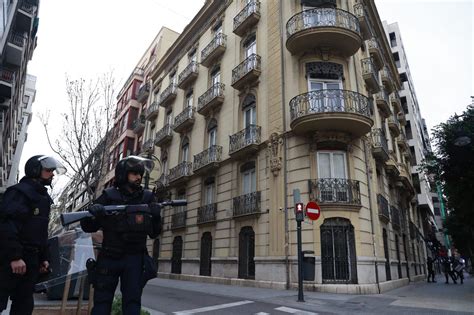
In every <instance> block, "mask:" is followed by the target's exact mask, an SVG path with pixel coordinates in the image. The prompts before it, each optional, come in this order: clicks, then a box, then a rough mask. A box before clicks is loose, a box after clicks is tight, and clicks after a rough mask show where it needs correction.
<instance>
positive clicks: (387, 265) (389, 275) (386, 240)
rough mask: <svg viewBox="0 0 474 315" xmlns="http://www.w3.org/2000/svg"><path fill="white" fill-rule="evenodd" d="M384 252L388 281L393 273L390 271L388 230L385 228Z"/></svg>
mask: <svg viewBox="0 0 474 315" xmlns="http://www.w3.org/2000/svg"><path fill="white" fill-rule="evenodd" d="M382 234H383V252H384V254H385V274H386V277H387V281H390V280H392V274H391V272H390V256H389V253H388V236H387V230H386V229H383V233H382Z"/></svg>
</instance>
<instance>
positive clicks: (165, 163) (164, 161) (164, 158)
mask: <svg viewBox="0 0 474 315" xmlns="http://www.w3.org/2000/svg"><path fill="white" fill-rule="evenodd" d="M161 165H162V167H163V171H162V172H163V174H164V175H166V174H168V152H166V151H163V153H162V154H161Z"/></svg>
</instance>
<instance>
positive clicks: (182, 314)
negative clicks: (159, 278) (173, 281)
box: [173, 301, 254, 315]
mask: <svg viewBox="0 0 474 315" xmlns="http://www.w3.org/2000/svg"><path fill="white" fill-rule="evenodd" d="M249 303H254V302H253V301H240V302H234V303H227V304H220V305H213V306H207V307H201V308H195V309H192V310H186V311H179V312H173V314H176V315H186V314H196V313H204V312H210V311H215V310H220V309H223V308H229V307H234V306H240V305H244V304H249Z"/></svg>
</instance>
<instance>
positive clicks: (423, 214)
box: [383, 21, 441, 239]
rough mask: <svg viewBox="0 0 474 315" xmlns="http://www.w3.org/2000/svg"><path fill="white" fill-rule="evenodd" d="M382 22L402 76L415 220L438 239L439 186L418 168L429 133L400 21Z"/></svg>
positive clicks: (401, 114)
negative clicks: (435, 198) (435, 200)
mask: <svg viewBox="0 0 474 315" xmlns="http://www.w3.org/2000/svg"><path fill="white" fill-rule="evenodd" d="M383 25H384V29H385V32H386V35H387V37H388V39H389V42H390V47H391V50H392V55H393V59H394V61H395V65H396V66H397V71H398V73H397V74H398V75H399V76H400V82H401V89H400V91H399V95H400V101H401V105H402V108H403V112H401V113H399V115H400V117H403V116H405V118H402V119H404V120H406V123H405V125H404V129H405V130H404V131H405V137H406V138H407V140H408V144H409V146H410V147H409V148H410V164H411V170H410V171H411V175H412V178H413V184H414V187H415V190H416V193H417V196H416V197H417V198H416V212H415V216H414V218H413V220H414V221H416V225H417V226H419V227H421V228H423V231H424V235H425V237H426V238H427V239H430V238H435V239H436V230H437V228H436V227H437V224H436V221H435V218H434V205H433V200H432V197H433V192H436V187H431V184H430V181H429V179H428V176H427V175H426V174H424V173H423V172H420V171H419V169H420V167H421V163H422V161H423V160H424V159H425V157H426V156H427V154H429V153H431V152H432V151H431V144H430V139H429V132H428V128H427V127H426V123H425V120H424V119H423V117H422V115H421V112H420V107H419V104H418V99H417V97H416V92H415V86H414V83H413V79H412V76H411V72H410V67H409V64H408V59H407V56H406V53H405V48H404V45H403V40H402V37H401V34H400V28H399V26H398V23H391V24H387V22H385V21H384V22H383ZM440 228H441V227H440Z"/></svg>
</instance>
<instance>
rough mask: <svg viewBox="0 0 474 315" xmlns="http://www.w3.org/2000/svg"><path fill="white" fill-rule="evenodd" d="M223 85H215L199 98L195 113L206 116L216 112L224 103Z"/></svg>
mask: <svg viewBox="0 0 474 315" xmlns="http://www.w3.org/2000/svg"><path fill="white" fill-rule="evenodd" d="M224 90H225V84H224V83H215V84H214V85H213V86H211V87H210V88H209V89H208V90H207V91H206V92H204V94H203V95H201V96H199V99H198V108H197V111H198V113H199V114H201V115H203V116H206V115H208V114H209V113H211V112H214V111H217V110H218V109H219V108H220V107H221V105H222V104H223V103H224Z"/></svg>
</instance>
